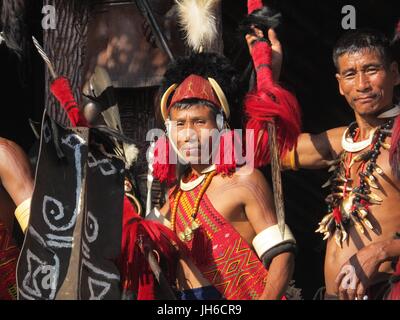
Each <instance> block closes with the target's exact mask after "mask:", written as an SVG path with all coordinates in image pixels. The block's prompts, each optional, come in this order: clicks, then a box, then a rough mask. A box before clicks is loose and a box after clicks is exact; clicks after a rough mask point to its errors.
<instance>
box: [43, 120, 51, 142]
mask: <svg viewBox="0 0 400 320" xmlns="http://www.w3.org/2000/svg"><path fill="white" fill-rule="evenodd" d="M43 137H44V141H45V142H46V143H49V142H50V140H51V131H50V128H49V124H48V122H47V121H46V122H45V123H44V125H43Z"/></svg>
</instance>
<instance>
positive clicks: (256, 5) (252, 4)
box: [247, 0, 263, 14]
mask: <svg viewBox="0 0 400 320" xmlns="http://www.w3.org/2000/svg"><path fill="white" fill-rule="evenodd" d="M262 7H263V2H262V0H248V1H247V12H248V14H250V13H252V12H253V11H255V10H258V9H261V8H262Z"/></svg>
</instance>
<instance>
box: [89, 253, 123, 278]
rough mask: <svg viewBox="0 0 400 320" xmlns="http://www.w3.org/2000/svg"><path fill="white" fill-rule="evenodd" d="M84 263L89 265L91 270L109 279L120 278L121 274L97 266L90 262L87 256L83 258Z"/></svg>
mask: <svg viewBox="0 0 400 320" xmlns="http://www.w3.org/2000/svg"><path fill="white" fill-rule="evenodd" d="M82 265H85V266H87V267H88V268H89V269H90V270H91V271H93V272H94V273H97V274H98V275H101V276H103V277H105V278H107V279H110V280H119V276H118V275H117V274H114V273H109V272H106V271H103V270H101V269H99V268H97V267H95V266H94V265H93V264H92V263H90V262H89V261H88V260H86V259H85V258H83V259H82Z"/></svg>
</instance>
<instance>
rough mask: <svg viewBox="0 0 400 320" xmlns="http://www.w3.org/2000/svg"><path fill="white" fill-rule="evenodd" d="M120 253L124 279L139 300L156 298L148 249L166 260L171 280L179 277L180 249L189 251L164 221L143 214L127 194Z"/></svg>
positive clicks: (168, 276) (128, 289)
mask: <svg viewBox="0 0 400 320" xmlns="http://www.w3.org/2000/svg"><path fill="white" fill-rule="evenodd" d="M122 230H123V232H122V243H121V257H120V259H119V265H120V272H121V282H122V284H123V289H124V291H125V292H128V293H137V298H138V300H152V299H154V298H155V291H154V286H155V279H154V275H153V273H152V271H151V269H150V266H149V263H148V261H147V258H146V256H145V254H144V251H145V250H153V249H154V250H156V251H157V252H158V253H159V255H160V257H162V259H165V261H166V264H167V270H166V276H167V279H168V280H169V282H170V283H171V284H172V283H173V281H174V280H175V279H176V261H177V258H178V251H180V252H181V253H183V254H185V253H186V254H187V250H186V249H185V247H184V245H183V244H182V243H181V241H180V240H179V239H178V237H177V236H176V234H175V233H174V232H173V231H172V230H170V229H169V228H167V227H165V226H163V225H162V224H160V223H158V222H155V221H150V220H145V219H143V218H142V217H140V216H139V215H138V214H137V213H136V211H135V209H134V207H133V205H132V204H131V203H130V201H129V199H128V198H126V197H124V212H123V228H122Z"/></svg>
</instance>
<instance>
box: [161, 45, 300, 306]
mask: <svg viewBox="0 0 400 320" xmlns="http://www.w3.org/2000/svg"><path fill="white" fill-rule="evenodd" d="M235 85H236V77H235V73H234V71H233V69H232V68H231V66H230V65H229V63H228V62H227V60H226V59H225V58H222V57H219V56H218V55H216V54H211V53H202V54H201V53H200V54H192V55H191V56H189V57H186V58H181V59H178V61H176V62H175V63H174V64H173V65H172V66H171V67H170V68H169V70H168V71H167V73H166V75H165V80H164V84H163V87H162V94H163V96H162V99H161V114H162V116H163V118H164V121H165V124H166V128H167V136H168V138H167V139H163V138H161V139H159V142H158V144H157V146H156V150H155V159H156V160H155V163H154V175H155V176H156V177H157V178H159V179H161V180H163V181H166V182H168V183H169V184H170V186H171V188H170V191H169V201H167V203H166V205H165V206H164V207H163V208H162V210H161V212H162V213H163V214H164V215H165V216H166V217H167V218H168V220H169V223H170V227H171V228H172V230H173V231H174V232H175V233H176V234H177V235H178V237H179V238H180V239H181V240H182V241H183V242H184V244H185V245H186V247H187V249H188V251H189V257H190V258H191V261H193V264H194V267H195V270H197V269H198V270H199V271H200V272H196V271H192V269H193V266H191V262H190V261H189V262H184V263H182V264H181V268H180V272H178V283H179V289H181V298H182V299H216V298H224V299H281V298H282V297H283V295H284V294H285V291H286V289H287V286H288V283H289V280H290V279H291V276H292V272H293V251H294V249H295V240H294V238H293V236H292V234H291V232H290V230H289V228H288V227H287V226H286V232H285V235H284V236H282V235H281V233H280V231H279V228H278V225H277V217H276V214H275V209H274V205H273V197H272V193H271V189H270V187H269V185H268V183H267V182H266V180H265V178H264V176H263V175H262V174H261V172H260V171H258V170H256V169H253V168H252V167H250V166H249V165H243V164H242V165H239V163H237V162H236V161H237V158H238V155H239V154H238V153H240V152H241V149H240V147H239V148H237V149H236V151H235V150H234V148H235V147H237V145H232V144H231V143H232V141H233V143H235V142H236V141H237V137H236V136H235V135H233V134H232V132H231V131H229V130H226V128H227V119H228V118H229V116H230V113H231V109H230V107H232V106H234V102H235V98H238V97H237V89H236V86H235ZM224 130H225V131H226V132H225V134H222V135H220V134H216V135H215V132H217V133H218V132H220V131H224ZM213 133H214V134H213ZM215 137H218V139H219V140H218V139H215ZM213 138H214V139H213ZM210 146H211V148H210ZM163 149H164V150H163ZM238 149H239V150H240V151H239V152H238V151H237V150H238ZM165 151H167V152H165ZM174 152H175V153H176V154H177V159H178V169H177V168H176V166H174V165H173V163H172V162H173V161H172V160H173V157H172V154H173V153H174ZM182 165H185V167H183V168H182ZM177 171H178V172H179V171H180V174H178V179H177V180H176V176H177V175H176V172H177Z"/></svg>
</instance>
